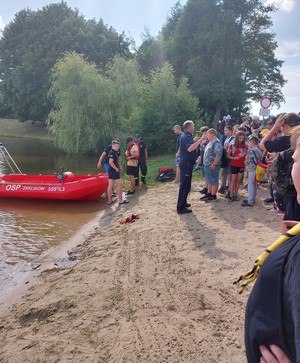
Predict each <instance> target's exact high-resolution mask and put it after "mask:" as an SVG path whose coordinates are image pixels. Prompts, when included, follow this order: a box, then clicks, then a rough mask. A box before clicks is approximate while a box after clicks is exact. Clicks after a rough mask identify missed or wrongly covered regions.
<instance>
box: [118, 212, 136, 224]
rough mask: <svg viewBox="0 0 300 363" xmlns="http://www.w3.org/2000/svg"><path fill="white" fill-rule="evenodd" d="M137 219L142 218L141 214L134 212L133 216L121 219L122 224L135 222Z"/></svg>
mask: <svg viewBox="0 0 300 363" xmlns="http://www.w3.org/2000/svg"><path fill="white" fill-rule="evenodd" d="M136 219H140V215H139V214H132V215H131V216H129V217H127V218H126V219H123V220H121V221H120V224H125V223H134V222H135V220H136Z"/></svg>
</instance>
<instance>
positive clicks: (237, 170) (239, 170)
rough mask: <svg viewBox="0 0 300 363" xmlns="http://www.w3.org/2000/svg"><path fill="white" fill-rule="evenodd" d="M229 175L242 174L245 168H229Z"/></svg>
mask: <svg viewBox="0 0 300 363" xmlns="http://www.w3.org/2000/svg"><path fill="white" fill-rule="evenodd" d="M230 170H231V174H244V171H245V168H240V167H238V166H233V165H231V166H230Z"/></svg>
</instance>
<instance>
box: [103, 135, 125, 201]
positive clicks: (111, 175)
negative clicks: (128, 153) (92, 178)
mask: <svg viewBox="0 0 300 363" xmlns="http://www.w3.org/2000/svg"><path fill="white" fill-rule="evenodd" d="M111 145H112V147H111V151H110V152H109V154H108V164H109V167H108V188H107V204H108V205H110V204H112V203H113V200H112V189H113V184H114V182H116V184H117V195H118V201H119V205H120V204H126V203H128V200H126V199H123V193H122V189H123V185H122V180H121V179H120V166H119V154H118V151H119V149H120V142H119V141H117V140H113V141H112V143H111Z"/></svg>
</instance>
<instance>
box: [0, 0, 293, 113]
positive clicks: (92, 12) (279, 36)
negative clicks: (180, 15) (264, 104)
mask: <svg viewBox="0 0 300 363" xmlns="http://www.w3.org/2000/svg"><path fill="white" fill-rule="evenodd" d="M263 1H266V3H269V4H271V3H274V4H275V5H276V7H277V8H278V9H279V10H278V11H277V12H276V13H274V14H273V15H272V19H273V27H272V29H271V30H272V31H273V32H274V33H275V34H276V37H275V40H276V41H277V43H278V48H277V50H276V56H277V58H278V59H280V60H283V61H284V64H283V67H282V74H283V76H284V78H285V79H286V80H287V83H286V85H285V86H284V87H283V89H282V92H283V95H284V98H285V100H286V103H282V105H281V107H280V108H279V109H276V108H275V107H274V106H271V108H270V112H271V114H275V115H276V114H277V113H279V112H296V113H298V112H300V31H299V25H298V23H299V19H300V1H299V0H263ZM1 2H2V4H1V6H0V29H3V28H4V26H5V25H6V24H8V23H9V22H10V21H12V20H13V18H14V15H15V14H16V13H17V12H18V11H20V10H22V9H25V8H29V9H31V10H37V9H40V8H42V7H43V6H45V5H48V4H50V3H53V2H58V1H55V0H10V1H4V0H2V1H1ZM66 2H67V4H68V5H69V6H70V7H72V8H77V9H78V10H79V12H80V13H81V14H82V15H83V16H84V17H85V18H87V19H92V18H95V19H96V20H98V19H100V18H102V19H103V21H104V23H105V24H107V25H108V26H112V27H113V28H115V29H116V30H117V31H118V32H119V33H121V32H123V31H124V33H125V34H126V35H127V36H129V37H132V38H133V39H134V40H135V41H136V43H137V44H140V43H141V39H142V35H143V34H145V33H146V32H148V31H149V32H150V34H151V35H156V34H157V33H158V32H159V31H160V29H161V28H162V26H163V25H164V23H165V22H166V19H167V16H168V14H169V13H170V10H171V9H172V7H173V6H174V5H175V3H176V2H177V0H66ZM185 3H186V0H181V4H182V5H184V4H185ZM262 96H269V97H270V98H271V99H272V97H271V95H262ZM259 110H260V103H259V102H258V103H253V104H252V112H251V114H252V115H257V114H258V113H259ZM228 111H229V110H228Z"/></svg>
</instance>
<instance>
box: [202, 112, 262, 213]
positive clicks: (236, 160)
mask: <svg viewBox="0 0 300 363" xmlns="http://www.w3.org/2000/svg"><path fill="white" fill-rule="evenodd" d="M225 121H226V124H225V125H224V128H223V129H222V133H219V139H217V140H214V141H209V140H208V138H206V139H204V140H203V142H202V143H201V144H200V148H199V158H198V159H197V162H196V169H197V168H199V166H200V165H202V166H204V165H203V164H204V163H203V162H204V160H205V154H206V152H207V151H206V150H207V146H208V145H209V143H210V142H213V143H217V142H221V144H222V146H223V148H224V151H223V154H224V155H223V156H222V158H219V160H217V163H218V165H219V166H220V167H221V186H220V188H219V190H218V192H219V193H220V194H224V195H225V198H227V199H228V200H229V201H230V202H235V201H238V200H239V198H238V192H239V188H240V186H241V184H242V181H243V180H244V179H245V172H247V191H248V198H247V199H246V200H244V201H243V202H242V204H241V205H242V206H243V207H252V206H253V205H254V203H255V197H256V190H257V182H256V167H257V165H258V163H260V162H261V161H262V159H263V157H264V155H263V153H262V151H261V150H260V149H259V143H260V138H261V137H263V133H262V132H261V131H262V129H261V126H260V125H259V124H258V122H257V121H258V120H257V118H256V117H254V124H253V126H252V125H251V124H250V122H249V120H248V119H247V118H244V119H243V123H242V124H241V125H236V126H233V125H232V124H231V122H228V121H231V118H229V115H228V116H226V120H225ZM257 127H258V128H257ZM257 131H258V132H257ZM200 132H201V133H202V136H203V135H204V136H205V135H207V133H208V132H210V130H209V129H208V127H205V126H204V127H202V128H201V129H200ZM223 135H224V137H223ZM221 140H222V141H221ZM211 150H214V148H211ZM202 170H203V174H204V177H205V180H206V185H205V187H204V188H203V189H202V190H201V191H200V193H202V194H204V196H203V197H202V198H201V200H204V201H210V200H216V199H217V198H216V196H214V198H211V195H210V193H209V191H208V185H209V181H208V180H207V179H208V178H207V176H206V175H205V167H204V168H203V167H202Z"/></svg>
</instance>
